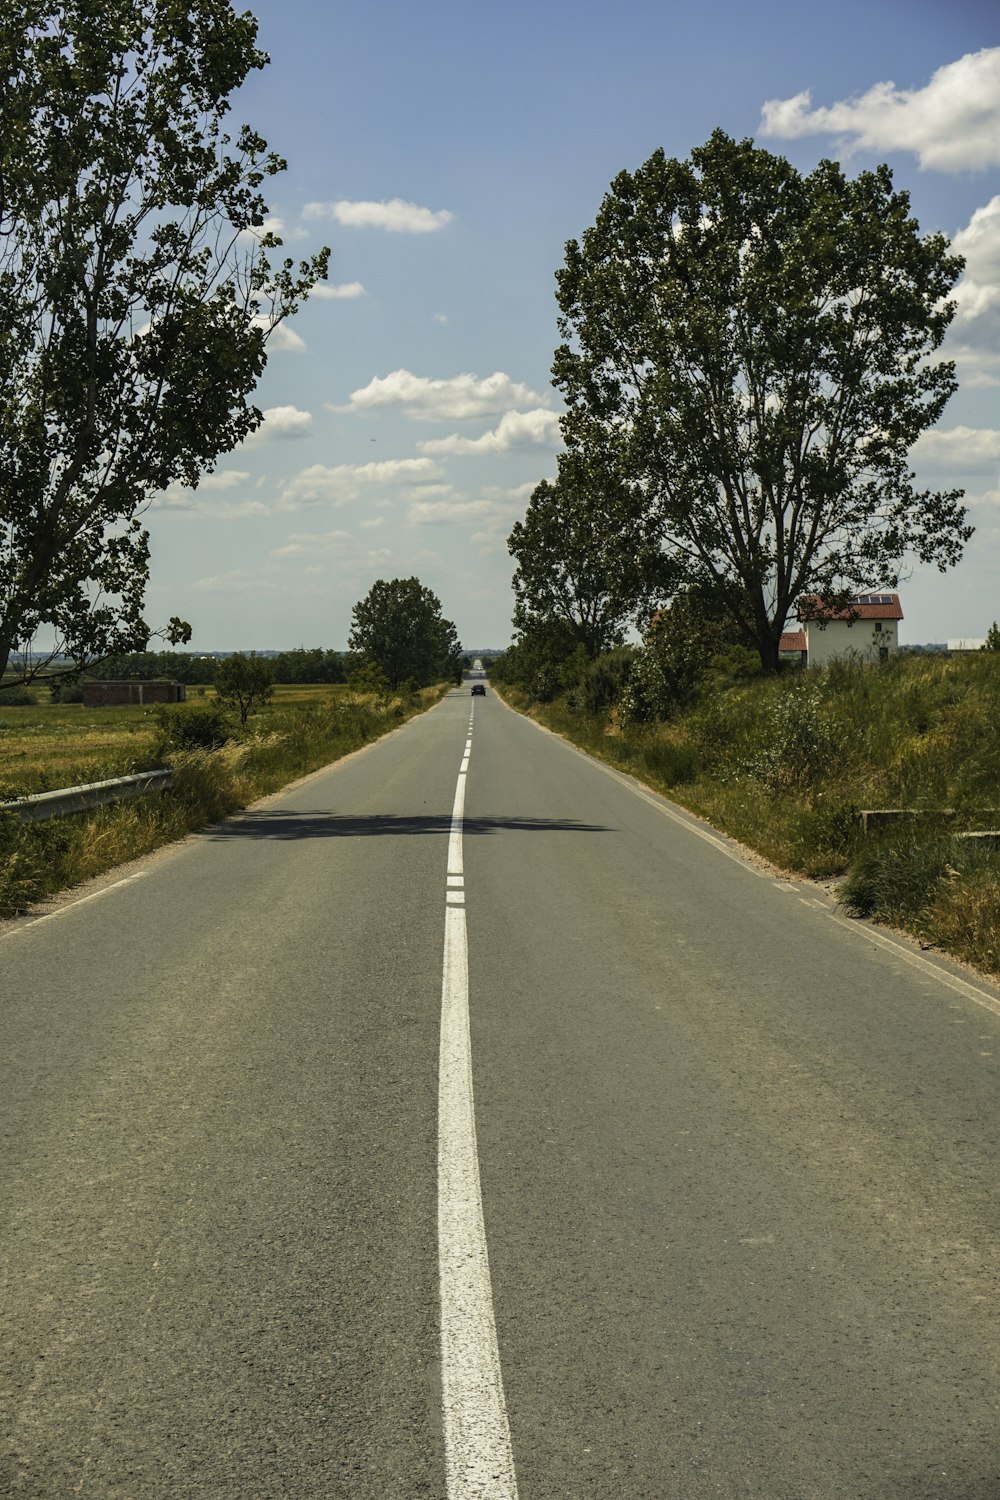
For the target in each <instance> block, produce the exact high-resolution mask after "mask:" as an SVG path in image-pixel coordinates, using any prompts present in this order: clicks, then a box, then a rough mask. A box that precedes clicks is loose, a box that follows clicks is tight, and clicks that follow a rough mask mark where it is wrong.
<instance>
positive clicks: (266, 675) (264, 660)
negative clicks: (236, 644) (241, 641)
mask: <svg viewBox="0 0 1000 1500" xmlns="http://www.w3.org/2000/svg"><path fill="white" fill-rule="evenodd" d="M274 677H275V672H274V663H273V662H272V661H271V660H270V659H269V658H268V657H266V656H258V655H257V654H256V653H255V652H253V651H251V652H250V653H249V654H247V653H246V652H244V651H234V652H233V654H232V655H231V656H224V657H223V658H222V660H221V661H220V662H219V663H218V665H217V667H216V669H215V696H216V697H217V698H218V699H219V701H220V702H222V703H225V704H228V705H229V706H230V707H231V708H235V709H236V710H237V712H238V713H239V716H240V723H241V724H245V723H246V721H247V719H248V718H249V717H250V714H251V712H252V711H253V709H255V708H262V707H263V705H264V704H265V703H270V701H271V697H272V695H273V693H274Z"/></svg>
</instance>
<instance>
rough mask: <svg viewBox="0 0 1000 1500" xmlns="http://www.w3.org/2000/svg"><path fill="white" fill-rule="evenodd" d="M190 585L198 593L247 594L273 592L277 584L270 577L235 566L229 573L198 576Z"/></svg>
mask: <svg viewBox="0 0 1000 1500" xmlns="http://www.w3.org/2000/svg"><path fill="white" fill-rule="evenodd" d="M191 587H192V588H193V589H195V590H196V591H197V592H198V593H199V594H248V593H261V592H266V593H274V592H275V591H276V589H277V587H278V586H277V584H276V583H275V582H274V581H273V580H272V579H270V578H261V577H259V576H257V575H255V574H253V573H244V572H242V571H241V570H240V569H238V568H237V569H234V570H233V571H232V572H230V573H214V574H212V575H210V576H209V577H208V578H199V579H198V580H197V581H196V582H195V583H193V584H192V585H191Z"/></svg>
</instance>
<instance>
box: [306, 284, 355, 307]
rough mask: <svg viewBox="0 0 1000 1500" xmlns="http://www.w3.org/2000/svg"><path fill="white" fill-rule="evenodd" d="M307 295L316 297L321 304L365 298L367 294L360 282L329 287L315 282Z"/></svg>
mask: <svg viewBox="0 0 1000 1500" xmlns="http://www.w3.org/2000/svg"><path fill="white" fill-rule="evenodd" d="M309 295H310V297H318V298H319V299H320V301H322V302H329V301H333V300H334V299H337V300H341V299H343V298H345V297H366V296H367V295H368V294H367V292H366V291H365V289H364V287H363V286H362V284H361V282H360V281H342V282H341V283H340V285H339V286H330V285H328V284H327V282H325V281H317V283H316V285H315V286H314V287H313V289H312V291H311V292H310V293H309Z"/></svg>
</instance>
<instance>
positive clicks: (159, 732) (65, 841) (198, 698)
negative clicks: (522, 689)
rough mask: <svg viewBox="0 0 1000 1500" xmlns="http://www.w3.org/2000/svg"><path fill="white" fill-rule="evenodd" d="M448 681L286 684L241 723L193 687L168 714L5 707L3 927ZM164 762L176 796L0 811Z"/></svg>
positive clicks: (0, 826) (401, 712) (294, 771)
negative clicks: (385, 686)
mask: <svg viewBox="0 0 1000 1500" xmlns="http://www.w3.org/2000/svg"><path fill="white" fill-rule="evenodd" d="M451 686H452V685H451V684H450V683H437V684H435V685H434V686H432V687H428V688H421V689H419V690H418V691H416V692H413V693H406V694H397V695H396V696H394V697H381V696H376V695H373V694H363V693H358V692H357V691H356V690H355V689H353V688H349V687H347V686H342V685H339V684H338V685H336V686H334V685H332V684H329V683H323V684H319V685H316V686H308V685H303V684H294V685H287V686H279V687H277V688H276V689H275V694H274V700H273V702H272V703H271V704H269V705H268V706H267V707H265V708H262V709H259V710H257V711H255V712H254V713H253V715H252V717H251V718H250V720H249V722H248V724H247V725H246V727H245V728H243V727H242V726H241V725H240V722H239V715H238V714H224V715H222V716H221V717H220V715H219V714H217V713H208V714H206V713H205V710H206V709H212V708H213V707H214V703H213V700H214V698H215V694H214V691H213V690H212V689H211V688H205V689H199V688H194V689H191V688H189V689H188V703H187V704H186V705H184V706H181V707H180V708H176V707H169V708H167V709H165V710H164V709H161V708H158V707H147V708H143V707H140V706H138V705H136V706H134V707H126V706H123V707H115V708H101V709H91V708H85V707H84V706H83V705H82V704H53V703H48V702H44V701H39V702H36V703H33V704H26V705H24V706H23V707H21V706H15V705H13V704H11V705H10V706H9V707H4V708H0V920H2V919H4V918H7V917H11V916H14V915H16V914H17V913H18V912H21V911H24V910H25V909H26V908H27V907H29V906H30V905H32V904H33V903H35V902H38V901H41V900H44V899H45V897H47V896H50V895H52V894H54V893H55V892H57V891H61V890H65V889H67V888H68V887H70V886H73V885H78V884H79V883H80V882H81V881H83V880H87V879H90V878H91V877H92V876H94V875H99V874H102V873H103V872H104V871H106V870H110V869H113V868H114V867H115V866H117V865H120V864H122V863H124V861H126V860H128V859H134V858H136V857H137V856H138V855H141V854H145V853H148V852H149V851H150V850H152V849H156V848H158V847H159V846H160V845H161V844H165V843H169V842H171V841H172V840H174V839H178V838H182V837H183V836H184V835H185V834H186V833H189V832H191V831H192V830H194V829H197V828H204V827H205V826H206V825H208V824H210V823H214V822H216V821H218V819H220V818H223V817H226V816H227V815H228V814H230V813H233V812H236V811H237V810H238V809H239V808H241V807H246V806H248V805H249V804H250V803H252V802H254V801H256V800H257V799H258V798H259V797H263V796H266V795H267V794H268V793H269V792H274V791H277V790H278V789H279V788H280V787H283V786H286V785H287V784H288V783H289V782H290V781H294V780H295V779H296V778H297V777H299V776H304V775H307V774H308V773H309V772H311V771H315V770H319V769H320V767H322V766H325V765H329V764H330V763H331V762H332V761H335V760H338V759H339V758H340V757H341V756H343V755H347V754H349V753H350V752H351V751H353V750H357V749H360V748H361V746H363V745H366V744H368V743H369V742H370V741H372V740H374V739H378V738H380V737H381V736H382V735H384V734H387V733H388V732H389V731H390V730H392V729H395V728H398V727H399V725H401V724H403V723H405V721H406V720H407V719H409V718H412V717H413V715H414V714H419V713H422V712H424V710H426V709H428V708H430V707H432V705H433V704H435V703H436V702H438V700H439V699H440V698H441V697H442V696H443V695H444V694H445V693H447V692H448V691H450V689H451ZM35 696H36V697H37V698H42V697H44V696H47V695H45V694H44V691H43V692H42V693H36V695H35ZM161 716H162V717H161ZM220 731H221V732H220ZM158 765H169V766H170V767H171V768H172V770H173V773H174V774H173V785H172V788H171V790H170V791H168V792H165V793H163V794H161V795H158V796H149V797H140V798H137V799H135V800H130V801H127V802H122V803H116V804H113V805H111V806H107V807H102V808H98V809H95V810H94V811H93V812H92V813H89V814H85V815H79V816H67V817H62V818H53V819H51V820H49V821H44V822H38V823H34V822H31V823H22V822H21V821H20V819H18V818H17V817H15V816H13V815H12V814H11V813H9V812H8V813H5V812H4V809H3V806H2V804H3V802H4V801H11V800H14V799H16V798H17V797H21V796H31V795H32V794H34V793H36V792H40V791H50V790H56V789H58V788H60V787H66V786H74V785H78V784H81V783H86V782H91V781H102V780H106V779H109V778H111V777H114V776H122V775H128V774H129V773H130V772H132V771H136V770H146V769H149V768H151V767H153V766H158Z"/></svg>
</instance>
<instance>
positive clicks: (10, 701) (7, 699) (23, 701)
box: [0, 683, 35, 708]
mask: <svg viewBox="0 0 1000 1500" xmlns="http://www.w3.org/2000/svg"><path fill="white" fill-rule="evenodd" d="M34 701H35V695H34V693H33V692H32V691H31V689H30V688H27V687H23V686H22V685H21V684H20V683H16V684H14V685H13V686H11V687H0V708H27V707H28V706H29V705H30V704H33V703H34Z"/></svg>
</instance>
